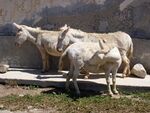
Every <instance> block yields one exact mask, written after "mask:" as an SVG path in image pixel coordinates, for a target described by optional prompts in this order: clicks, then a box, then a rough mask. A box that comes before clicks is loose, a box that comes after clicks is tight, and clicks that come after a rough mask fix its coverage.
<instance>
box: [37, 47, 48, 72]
mask: <svg viewBox="0 0 150 113" xmlns="http://www.w3.org/2000/svg"><path fill="white" fill-rule="evenodd" d="M37 47H38V49H39V52H40V54H41V57H42V72H46V70H47V69H46V67H47V66H46V65H47V59H46V51H45V49H44V48H42V47H40V46H37Z"/></svg>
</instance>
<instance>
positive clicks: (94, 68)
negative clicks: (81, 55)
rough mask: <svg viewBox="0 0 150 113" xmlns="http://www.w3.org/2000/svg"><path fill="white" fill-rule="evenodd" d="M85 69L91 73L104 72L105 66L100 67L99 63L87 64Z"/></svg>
mask: <svg viewBox="0 0 150 113" xmlns="http://www.w3.org/2000/svg"><path fill="white" fill-rule="evenodd" d="M84 69H85V70H87V71H88V72H91V73H102V72H104V69H103V68H99V65H85V66H84Z"/></svg>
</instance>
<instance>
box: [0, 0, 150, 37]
mask: <svg viewBox="0 0 150 113" xmlns="http://www.w3.org/2000/svg"><path fill="white" fill-rule="evenodd" d="M149 10H150V0H0V26H3V25H6V24H8V23H12V22H16V23H21V24H27V25H30V26H41V27H43V28H45V29H57V28H58V27H60V26H62V25H64V24H65V23H67V24H69V25H70V26H72V27H75V28H80V29H82V30H84V31H88V32H110V31H118V30H122V31H126V32H128V33H130V35H132V36H133V37H139V38H149V34H150V26H149V24H150V13H149ZM0 31H1V34H4V32H6V34H9V32H11V30H9V28H7V27H5V28H4V27H3V29H2V28H1V30H0Z"/></svg>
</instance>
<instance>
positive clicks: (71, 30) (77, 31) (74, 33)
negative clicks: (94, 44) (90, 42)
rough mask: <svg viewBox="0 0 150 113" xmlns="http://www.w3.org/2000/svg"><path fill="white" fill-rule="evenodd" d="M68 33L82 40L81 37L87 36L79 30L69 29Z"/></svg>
mask: <svg viewBox="0 0 150 113" xmlns="http://www.w3.org/2000/svg"><path fill="white" fill-rule="evenodd" d="M70 32H71V34H72V35H73V36H74V37H77V38H83V37H85V36H86V35H87V33H86V32H84V31H81V30H80V29H73V28H71V29H70Z"/></svg>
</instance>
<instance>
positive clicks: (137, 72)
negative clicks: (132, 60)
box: [131, 64, 147, 78]
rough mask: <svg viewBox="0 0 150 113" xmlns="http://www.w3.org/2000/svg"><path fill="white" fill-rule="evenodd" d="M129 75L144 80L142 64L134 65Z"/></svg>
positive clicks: (144, 74) (144, 73) (144, 72)
mask: <svg viewBox="0 0 150 113" xmlns="http://www.w3.org/2000/svg"><path fill="white" fill-rule="evenodd" d="M131 74H133V75H135V76H137V77H140V78H145V76H146V75H147V72H146V70H145V68H144V66H143V65H142V64H135V65H134V66H133V68H132V70H131Z"/></svg>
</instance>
